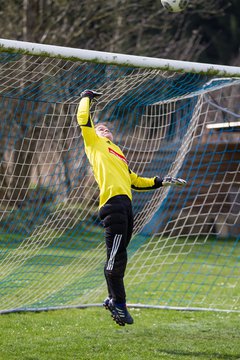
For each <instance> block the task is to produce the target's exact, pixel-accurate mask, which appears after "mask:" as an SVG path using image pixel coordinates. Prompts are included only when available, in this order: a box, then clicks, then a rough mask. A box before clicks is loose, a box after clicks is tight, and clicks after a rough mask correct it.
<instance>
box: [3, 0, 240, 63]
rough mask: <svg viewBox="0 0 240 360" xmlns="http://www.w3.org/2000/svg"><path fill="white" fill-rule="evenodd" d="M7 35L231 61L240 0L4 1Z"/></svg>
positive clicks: (138, 52) (237, 36) (239, 19)
mask: <svg viewBox="0 0 240 360" xmlns="http://www.w3.org/2000/svg"><path fill="white" fill-rule="evenodd" d="M0 11H1V24H0V31H1V37H3V38H10V39H17V40H25V41H33V42H40V43H46V44H53V45H61V46H70V47H78V48H82V49H92V50H93V49H94V50H99V51H110V52H119V53H128V54H134V55H142V56H152V57H160V58H170V59H179V60H188V61H202V62H213V63H219V64H231V63H232V62H233V61H234V60H235V58H236V57H237V55H238V51H239V45H240V44H239V39H240V26H239V25H240V24H239V22H240V8H239V4H238V0H232V1H231V3H228V2H226V1H225V0H208V1H205V0H191V1H190V5H189V7H188V10H187V11H184V12H182V13H180V14H169V13H167V12H166V11H165V10H164V9H163V8H162V6H161V3H160V0H154V1H153V0H138V1H136V0H134V1H130V0H92V1H91V2H89V1H86V0H82V1H78V0H12V1H11V2H9V1H8V0H2V1H0Z"/></svg>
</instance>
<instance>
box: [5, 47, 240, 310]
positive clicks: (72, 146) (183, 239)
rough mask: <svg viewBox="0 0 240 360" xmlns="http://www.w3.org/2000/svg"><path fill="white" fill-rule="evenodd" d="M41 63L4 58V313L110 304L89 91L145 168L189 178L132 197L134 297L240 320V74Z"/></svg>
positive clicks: (130, 279) (130, 278) (148, 172)
mask: <svg viewBox="0 0 240 360" xmlns="http://www.w3.org/2000/svg"><path fill="white" fill-rule="evenodd" d="M43 55H44V56H43ZM43 55H36V54H32V55H30V54H29V55H27V54H26V53H23V51H18V50H17V49H16V50H13V49H11V51H10V50H9V49H5V48H4V47H2V48H1V52H0V116H1V122H0V129H1V138H0V139H1V140H0V141H1V147H0V152H1V163H0V220H1V222H0V294H1V296H0V312H8V311H16V310H30V309H36V310H39V309H49V308H61V307H71V306H80V305H89V304H99V303H101V301H102V300H103V299H104V298H105V296H106V286H105V280H104V275H103V264H104V262H105V244H104V234H103V228H102V226H101V224H100V220H99V218H98V188H97V184H96V182H95V180H94V178H93V175H92V172H91V169H90V167H89V163H88V160H87V158H86V156H85V153H84V147H83V140H82V137H81V131H80V128H79V126H78V124H77V121H76V111H77V106H78V103H79V100H80V93H81V91H83V90H84V89H87V88H90V89H95V90H98V91H101V92H102V93H103V94H104V95H103V96H102V97H101V98H100V100H99V101H98V102H97V103H95V104H93V106H92V108H91V111H92V116H93V119H94V121H95V122H108V124H109V127H110V128H112V130H113V132H114V134H115V142H116V143H117V144H119V146H120V147H121V149H122V150H123V152H124V154H125V156H126V158H127V159H128V162H129V166H130V168H131V169H132V170H133V171H134V172H136V173H138V174H139V175H141V176H155V175H158V176H165V175H170V176H174V177H181V178H183V179H186V180H187V181H188V184H187V186H186V187H185V188H184V189H182V188H174V187H169V188H160V189H158V190H156V191H153V192H144V193H137V192H134V193H133V206H134V219H135V225H134V236H133V239H132V241H131V243H130V246H129V250H128V257H129V262H128V267H127V272H126V276H125V284H126V288H127V295H128V298H127V300H128V302H129V303H130V304H138V305H146V306H157V307H158V306H159V307H169V308H171V307H172V308H185V309H215V310H229V311H239V310H240V301H239V296H240V281H239V271H240V265H239V264H240V263H239V256H240V248H239V239H240V236H239V234H240V219H239V214H240V193H239V184H240V173H239V165H240V161H239V160H240V154H239V151H240V145H239V144H240V142H239V140H240V127H239V126H240V119H239V118H240V111H239V101H240V95H239V94H240V92H239V90H240V78H238V77H231V76H229V77H227V76H224V77H223V76H220V75H218V76H216V75H214V76H213V75H211V74H210V73H207V72H205V74H204V73H203V74H201V73H200V72H199V71H198V72H196V73H194V72H192V71H191V72H188V71H181V72H178V71H174V70H173V69H172V70H169V69H168V70H167V69H165V70H164V69H161V68H160V67H159V68H158V67H157V66H155V68H152V66H151V61H150V60H151V59H149V64H150V65H149V64H148V63H147V62H146V65H145V67H143V66H142V67H138V66H133V65H131V66H130V65H126V64H125V65H121V64H110V63H107V62H106V63H104V62H103V61H97V60H96V59H92V61H86V59H80V58H79V59H76V58H74V59H73V60H69V59H64V58H63V57H57V56H56V57H54V56H52V55H49V56H46V54H43ZM68 57H69V58H70V57H71V54H69V55H68ZM72 57H74V56H72ZM215 74H216V71H215Z"/></svg>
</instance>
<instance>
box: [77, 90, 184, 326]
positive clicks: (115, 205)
mask: <svg viewBox="0 0 240 360" xmlns="http://www.w3.org/2000/svg"><path fill="white" fill-rule="evenodd" d="M100 95H102V94H101V93H98V92H96V91H93V90H85V91H83V92H82V94H81V100H80V103H79V107H78V111H77V121H78V124H79V125H80V127H81V131H82V136H83V140H84V146H85V152H86V155H87V157H88V160H89V162H90V164H91V166H92V169H93V173H94V176H95V179H96V181H97V183H98V186H99V189H100V198H99V217H100V219H101V221H102V224H103V227H104V229H105V242H106V251H107V261H106V263H105V267H104V275H105V278H106V282H107V288H108V297H107V299H106V300H105V301H104V304H103V305H104V306H105V308H106V309H108V310H109V311H110V312H111V315H112V317H113V320H114V321H115V322H116V323H117V324H119V325H121V326H124V325H125V324H133V318H132V317H131V315H130V313H129V311H128V309H127V306H126V293H125V287H124V280H123V279H124V273H125V269H126V265H127V246H128V244H129V242H130V239H131V236H132V230H133V212H132V203H131V200H132V194H131V190H132V189H133V190H137V191H147V190H153V189H157V188H159V187H161V186H168V185H179V186H183V185H185V184H186V181H185V180H182V179H175V178H172V177H165V178H163V179H161V178H160V177H158V176H156V177H153V178H145V177H140V176H138V175H137V174H135V173H134V172H133V171H132V170H131V169H130V168H129V167H128V163H127V160H126V158H125V156H124V154H123V153H122V151H121V150H120V148H119V147H118V146H117V145H115V144H114V143H113V135H112V133H111V132H110V131H109V129H108V128H107V126H105V125H104V124H98V125H97V126H95V127H94V124H93V121H92V118H91V115H90V105H91V102H92V100H93V99H94V98H97V97H99V96H100Z"/></svg>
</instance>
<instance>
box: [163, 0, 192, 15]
mask: <svg viewBox="0 0 240 360" xmlns="http://www.w3.org/2000/svg"><path fill="white" fill-rule="evenodd" d="M161 2H162V6H163V7H164V8H165V9H166V10H167V11H169V12H180V11H183V10H184V9H186V7H187V6H188V2H189V0H161Z"/></svg>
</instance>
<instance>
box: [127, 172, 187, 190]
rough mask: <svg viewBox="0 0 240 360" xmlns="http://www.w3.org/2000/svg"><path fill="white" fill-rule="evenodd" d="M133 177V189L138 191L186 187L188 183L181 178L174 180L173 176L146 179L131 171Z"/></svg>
mask: <svg viewBox="0 0 240 360" xmlns="http://www.w3.org/2000/svg"><path fill="white" fill-rule="evenodd" d="M129 173H130V177H131V183H132V185H131V188H132V189H133V190H136V191H148V190H153V189H158V188H160V187H162V186H171V185H175V186H185V185H186V184H187V182H186V181H185V180H183V179H180V178H173V177H171V176H166V177H164V178H160V177H158V176H156V177H153V178H144V177H140V176H138V175H137V174H135V173H134V172H133V171H132V170H129Z"/></svg>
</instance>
